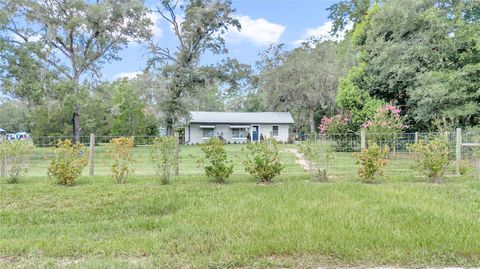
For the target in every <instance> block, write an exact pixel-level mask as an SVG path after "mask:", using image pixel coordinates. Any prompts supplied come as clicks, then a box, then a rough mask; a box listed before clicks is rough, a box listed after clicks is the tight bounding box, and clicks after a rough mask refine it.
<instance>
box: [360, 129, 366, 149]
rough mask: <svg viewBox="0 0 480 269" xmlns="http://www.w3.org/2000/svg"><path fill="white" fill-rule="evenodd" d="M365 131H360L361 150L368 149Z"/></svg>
mask: <svg viewBox="0 0 480 269" xmlns="http://www.w3.org/2000/svg"><path fill="white" fill-rule="evenodd" d="M365 136H366V135H365V130H361V131H360V148H361V149H365V148H367V140H366V137H365Z"/></svg>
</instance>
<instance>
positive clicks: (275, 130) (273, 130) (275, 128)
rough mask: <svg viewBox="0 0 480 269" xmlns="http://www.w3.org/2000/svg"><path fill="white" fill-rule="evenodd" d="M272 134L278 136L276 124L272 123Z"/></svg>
mask: <svg viewBox="0 0 480 269" xmlns="http://www.w3.org/2000/svg"><path fill="white" fill-rule="evenodd" d="M272 132H273V136H278V126H276V125H274V126H273V127H272Z"/></svg>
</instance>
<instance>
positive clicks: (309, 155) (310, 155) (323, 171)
mask: <svg viewBox="0 0 480 269" xmlns="http://www.w3.org/2000/svg"><path fill="white" fill-rule="evenodd" d="M300 151H301V152H302V154H303V156H304V157H305V159H306V161H307V165H308V170H309V172H310V173H311V174H312V177H313V179H315V180H317V181H321V182H324V181H327V180H328V170H329V169H330V162H331V160H332V159H333V149H332V144H331V143H329V142H327V141H323V140H319V141H313V140H307V141H306V142H304V143H302V144H301V145H300Z"/></svg>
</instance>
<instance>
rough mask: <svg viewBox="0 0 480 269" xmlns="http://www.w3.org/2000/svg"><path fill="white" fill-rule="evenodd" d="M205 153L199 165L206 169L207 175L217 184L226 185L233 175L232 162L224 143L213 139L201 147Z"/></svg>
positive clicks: (199, 160)
mask: <svg viewBox="0 0 480 269" xmlns="http://www.w3.org/2000/svg"><path fill="white" fill-rule="evenodd" d="M200 149H201V150H202V152H203V155H204V156H202V158H199V159H198V164H199V165H200V166H203V168H204V169H205V175H206V176H207V177H208V178H210V179H211V180H212V181H213V182H215V183H225V182H226V181H227V179H228V177H229V176H230V175H231V174H232V173H233V164H232V161H228V160H227V153H226V152H225V148H224V147H223V141H221V140H220V139H218V138H216V137H213V138H210V139H209V140H208V141H207V142H205V143H203V144H201V145H200Z"/></svg>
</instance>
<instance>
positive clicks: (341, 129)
mask: <svg viewBox="0 0 480 269" xmlns="http://www.w3.org/2000/svg"><path fill="white" fill-rule="evenodd" d="M348 121H349V118H348V116H343V115H340V114H338V115H336V116H334V117H331V118H329V117H323V118H322V120H321V122H320V127H318V129H319V130H320V134H323V135H325V134H343V133H347V132H348Z"/></svg>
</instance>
